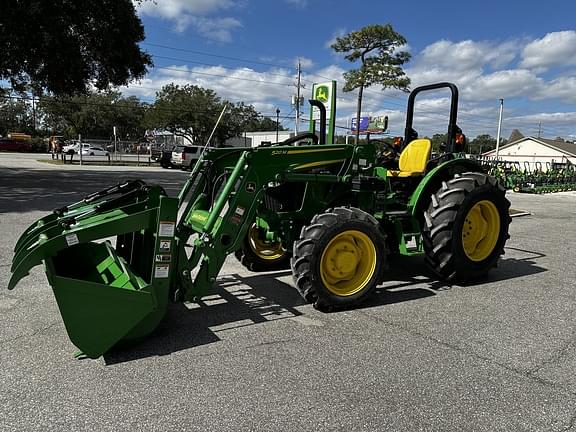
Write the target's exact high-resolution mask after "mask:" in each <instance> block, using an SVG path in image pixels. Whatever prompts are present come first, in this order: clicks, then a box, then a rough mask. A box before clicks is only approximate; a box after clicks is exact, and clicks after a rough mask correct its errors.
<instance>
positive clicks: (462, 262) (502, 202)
mask: <svg viewBox="0 0 576 432" xmlns="http://www.w3.org/2000/svg"><path fill="white" fill-rule="evenodd" d="M509 208H510V202H509V201H508V199H506V197H505V191H504V189H503V188H502V187H501V186H500V185H499V184H498V183H497V181H496V179H495V178H494V177H491V176H488V175H486V174H483V173H478V172H467V173H462V174H456V175H455V176H454V178H452V179H451V180H449V181H444V182H442V186H441V187H440V189H439V190H438V191H437V192H436V193H435V194H433V195H432V197H431V202H430V206H429V207H428V210H427V211H426V212H425V213H424V227H423V230H422V240H423V243H424V252H425V255H426V262H427V263H428V265H429V266H430V267H431V269H432V270H433V271H434V272H435V273H436V274H437V275H438V276H440V278H441V279H443V280H445V281H447V282H450V283H466V282H468V281H473V280H476V279H479V278H481V277H483V276H485V275H486V273H487V272H488V271H489V270H490V269H491V268H492V267H495V266H496V264H497V262H498V259H499V258H500V255H502V254H503V253H504V245H505V243H506V240H507V239H508V238H509V237H510V236H509V234H508V227H509V225H510V221H511V218H510V215H509V212H508V210H509Z"/></svg>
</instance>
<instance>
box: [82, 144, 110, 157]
mask: <svg viewBox="0 0 576 432" xmlns="http://www.w3.org/2000/svg"><path fill="white" fill-rule="evenodd" d="M109 155H110V153H108V151H106V150H104V149H103V148H102V147H100V146H95V145H89V146H88V147H85V146H84V145H83V146H82V156H109Z"/></svg>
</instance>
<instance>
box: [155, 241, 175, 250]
mask: <svg viewBox="0 0 576 432" xmlns="http://www.w3.org/2000/svg"><path fill="white" fill-rule="evenodd" d="M171 246H172V240H160V245H159V247H158V249H160V252H170V247H171Z"/></svg>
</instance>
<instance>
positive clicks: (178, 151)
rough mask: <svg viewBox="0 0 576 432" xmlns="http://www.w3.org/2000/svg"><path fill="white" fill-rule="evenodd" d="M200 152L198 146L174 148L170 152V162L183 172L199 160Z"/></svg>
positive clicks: (200, 148) (200, 149)
mask: <svg viewBox="0 0 576 432" xmlns="http://www.w3.org/2000/svg"><path fill="white" fill-rule="evenodd" d="M201 152H202V147H199V146H176V147H174V149H173V150H172V158H171V159H170V162H172V165H174V166H175V167H178V168H181V169H183V170H186V169H192V166H193V165H194V163H195V162H196V161H197V160H198V159H199V158H200V153H201Z"/></svg>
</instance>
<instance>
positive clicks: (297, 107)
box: [292, 59, 305, 135]
mask: <svg viewBox="0 0 576 432" xmlns="http://www.w3.org/2000/svg"><path fill="white" fill-rule="evenodd" d="M296 71H297V72H298V76H297V78H296V83H294V85H295V86H296V98H295V100H293V102H292V105H294V109H295V110H296V121H295V123H294V132H295V134H296V135H298V132H299V131H300V108H301V106H302V96H301V95H300V88H304V87H305V86H304V85H302V65H301V63H300V59H298V66H297V68H296ZM293 98H294V96H293Z"/></svg>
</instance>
